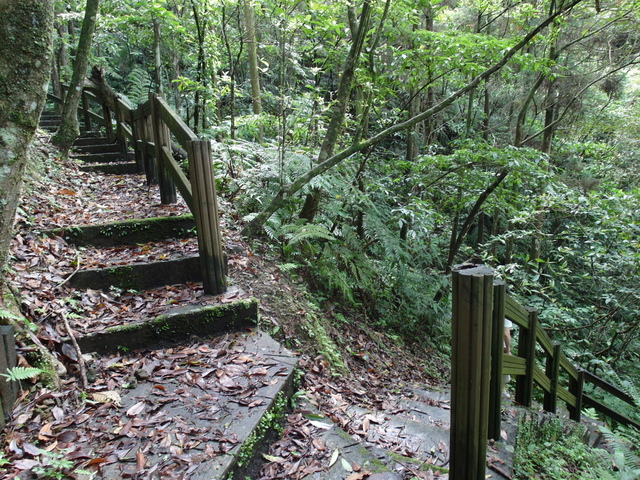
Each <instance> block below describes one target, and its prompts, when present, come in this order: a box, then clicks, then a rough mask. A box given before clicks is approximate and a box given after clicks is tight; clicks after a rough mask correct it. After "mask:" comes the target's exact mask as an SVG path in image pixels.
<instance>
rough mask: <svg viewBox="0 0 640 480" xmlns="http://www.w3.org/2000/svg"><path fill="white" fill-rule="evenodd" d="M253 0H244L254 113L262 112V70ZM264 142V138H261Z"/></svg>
mask: <svg viewBox="0 0 640 480" xmlns="http://www.w3.org/2000/svg"><path fill="white" fill-rule="evenodd" d="M254 17H255V14H254V11H253V4H252V3H251V0H244V23H245V35H246V39H245V42H246V44H247V55H248V57H249V77H250V78H251V104H252V106H253V113H254V114H255V115H260V114H261V113H262V100H261V98H260V72H259V70H258V48H257V45H256V22H255V18H254ZM260 142H262V138H261V139H260Z"/></svg>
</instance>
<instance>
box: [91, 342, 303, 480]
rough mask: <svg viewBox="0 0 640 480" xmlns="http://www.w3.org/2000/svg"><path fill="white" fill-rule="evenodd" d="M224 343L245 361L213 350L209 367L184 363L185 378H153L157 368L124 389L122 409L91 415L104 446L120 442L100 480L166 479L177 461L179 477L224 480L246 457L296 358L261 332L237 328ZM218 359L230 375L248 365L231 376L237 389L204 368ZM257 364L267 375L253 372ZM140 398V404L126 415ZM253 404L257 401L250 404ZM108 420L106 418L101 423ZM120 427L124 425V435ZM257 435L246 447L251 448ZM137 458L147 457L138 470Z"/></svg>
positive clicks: (289, 382) (287, 389)
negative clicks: (227, 359)
mask: <svg viewBox="0 0 640 480" xmlns="http://www.w3.org/2000/svg"><path fill="white" fill-rule="evenodd" d="M224 341H225V342H226V345H227V346H226V347H224V349H222V350H224V351H225V352H227V351H229V352H242V356H241V357H238V358H239V359H240V360H241V362H246V364H245V363H240V364H239V363H237V362H238V358H236V360H235V361H232V362H231V363H230V364H228V365H223V364H221V363H220V361H219V358H220V357H217V356H215V355H214V358H211V359H210V360H209V362H208V364H207V365H196V366H189V368H188V370H189V371H188V372H187V373H185V375H184V376H183V375H175V377H174V378H169V379H167V378H158V377H157V376H155V372H162V371H163V370H161V369H160V370H156V371H155V372H152V373H151V376H150V377H149V379H148V380H147V381H145V382H144V383H140V384H138V385H137V386H136V387H135V388H134V389H132V390H130V391H128V392H125V393H124V394H123V395H122V403H121V407H119V408H117V410H116V411H113V412H112V413H110V414H108V415H107V414H105V415H104V417H105V420H104V421H103V422H100V421H96V420H94V423H95V424H96V425H95V428H102V429H103V431H104V434H103V435H101V437H100V440H101V441H102V442H103V445H107V444H108V445H110V446H111V445H113V442H119V441H120V443H118V446H121V448H120V449H119V455H118V459H117V461H114V458H113V457H111V460H110V462H109V464H106V465H103V466H102V467H101V468H100V472H99V474H98V476H97V478H98V479H101V480H115V479H122V478H163V477H162V474H161V472H162V471H163V469H165V471H168V470H171V469H172V468H175V467H174V466H173V465H175V466H177V468H181V469H182V470H181V471H182V472H184V473H183V475H184V476H183V477H181V478H189V479H190V480H205V479H206V480H223V479H227V478H229V476H230V475H231V474H232V472H233V471H234V470H236V469H238V468H239V467H238V465H237V464H238V460H239V458H240V453H241V452H244V457H243V458H245V457H246V456H247V455H251V451H248V453H247V451H246V449H247V448H248V447H245V446H244V444H245V442H246V441H247V439H250V438H251V436H252V433H253V432H255V431H256V429H257V428H258V426H259V424H260V422H261V420H262V418H263V417H264V416H265V415H267V414H268V412H270V411H271V410H272V409H273V408H275V406H276V404H277V403H278V400H277V397H278V396H280V395H282V396H283V397H285V398H290V396H291V395H292V393H293V378H294V370H295V366H296V363H297V360H296V357H295V356H294V355H293V354H291V353H290V352H289V351H287V350H286V349H284V348H283V347H281V346H280V345H279V344H278V343H277V342H275V341H274V340H273V339H272V338H271V337H269V336H268V335H267V334H265V333H264V332H262V331H260V330H252V331H250V332H249V331H245V332H243V333H236V334H234V335H230V336H228V337H226V338H225V339H224ZM212 345H213V342H212ZM215 351H217V352H220V351H221V349H216V350H215ZM215 365H218V367H217V368H218V369H220V370H224V371H225V372H227V373H228V372H231V371H234V369H236V368H240V367H239V366H238V365H241V366H242V367H243V368H245V369H248V371H247V372H246V373H241V374H237V375H236V376H234V378H233V380H234V382H236V383H237V384H238V388H237V389H231V390H229V389H225V385H222V384H220V383H218V378H217V375H212V374H209V373H208V372H209V370H210V369H211V367H214V368H215ZM225 368H226V369H227V370H225ZM254 368H256V369H260V370H262V369H264V370H265V373H264V374H262V373H261V372H260V373H254V374H253V375H252V374H251V369H254ZM257 371H258V370H254V372H257ZM198 375H199V377H198ZM194 378H196V379H198V378H199V379H200V380H199V381H198V382H197V384H194V383H193V382H189V379H194ZM158 385H161V387H162V388H159V387H158ZM272 385H277V386H278V388H277V389H276V390H275V391H274V390H273V389H270V388H269V387H271V386H272ZM260 399H264V400H265V401H262V402H260V401H259V400H260ZM256 401H257V402H256ZM141 402H142V403H144V409H143V410H141V411H140V412H137V411H135V413H131V412H132V409H135V408H136V405H141ZM253 402H255V403H257V404H258V405H257V406H252V404H253ZM114 410H115V408H114ZM107 421H108V422H110V423H109V424H108V425H105V422H107ZM114 426H115V427H116V428H115V429H114V428H113V427H114ZM123 428H124V429H127V428H128V430H127V431H126V433H123V432H124V430H123ZM181 432H185V433H186V432H188V433H189V435H188V438H185V439H181V438H182V437H181V436H180V435H181ZM120 438H121V439H122V440H119V439H120ZM150 439H151V440H150ZM153 439H160V442H157V441H156V442H154V441H153ZM254 440H255V439H252V440H251V445H250V447H251V448H256V443H257V442H255V441H254ZM110 448H111V447H110ZM100 449H101V446H100V445H96V446H92V454H93V455H96V456H97V455H102V454H103V452H101V450H100ZM140 457H142V458H143V459H144V468H142V469H141V468H140V465H139V462H140ZM154 471H155V472H157V473H154ZM236 473H237V472H236ZM154 475H156V476H154ZM241 478H244V477H242V476H241Z"/></svg>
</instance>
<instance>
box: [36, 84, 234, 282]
mask: <svg viewBox="0 0 640 480" xmlns="http://www.w3.org/2000/svg"><path fill="white" fill-rule="evenodd" d="M63 92H64V88H63ZM109 92H111V91H110V89H109ZM99 93H101V92H100V91H99ZM102 93H104V92H102ZM48 98H49V99H50V100H51V101H53V102H55V103H58V104H62V102H63V99H62V98H59V97H56V96H54V95H51V94H49V95H48ZM90 103H93V104H95V105H97V106H98V108H100V109H101V110H102V115H100V114H98V113H95V112H94V111H92V110H90V108H89V104H90ZM107 103H109V105H107ZM112 110H115V111H112ZM79 111H80V112H81V113H82V114H83V115H84V119H85V124H88V125H87V127H88V128H91V125H90V124H91V123H92V122H95V123H96V124H99V125H101V126H102V127H103V128H105V130H106V132H107V135H108V136H109V138H111V139H112V140H114V141H116V142H117V143H118V144H119V145H120V146H121V148H122V151H123V154H124V155H125V156H126V155H128V152H129V149H132V150H133V152H134V155H135V159H136V164H137V166H138V169H139V170H140V171H142V172H144V173H145V175H146V177H147V183H148V184H149V185H151V184H153V183H158V184H159V187H160V197H161V201H162V203H165V204H167V203H174V202H175V201H176V187H177V190H178V191H179V192H180V194H181V195H182V197H183V198H184V200H185V202H186V204H187V206H188V207H189V210H191V212H192V213H193V214H194V218H195V220H196V230H197V234H198V249H199V252H200V266H201V269H202V275H203V285H204V290H205V292H206V293H209V294H220V293H223V292H224V291H225V290H226V280H225V276H226V257H225V255H224V250H223V247H222V239H221V235H220V221H219V215H218V204H217V197H216V192H215V180H214V176H213V163H212V160H211V146H210V144H209V142H208V141H206V140H201V139H199V138H198V137H197V136H196V135H195V133H193V131H191V129H190V128H189V127H188V125H187V124H186V123H185V122H184V121H183V120H182V119H181V118H180V116H179V115H178V114H177V113H176V112H175V111H174V110H173V109H172V108H171V107H170V106H169V104H168V103H167V102H166V101H165V100H164V99H163V98H162V97H159V96H158V95H156V94H151V95H150V96H149V100H148V101H147V102H145V103H144V104H142V105H138V106H137V107H136V108H133V107H132V106H131V105H130V104H129V102H128V101H127V100H126V99H125V98H123V97H120V96H116V97H115V98H113V93H110V96H109V97H108V100H105V102H101V101H100V98H99V97H98V95H95V94H93V93H92V92H90V91H89V90H87V89H85V90H84V91H83V95H82V106H81V107H79ZM114 125H115V133H114ZM172 141H176V142H177V143H178V144H179V145H181V146H182V147H183V151H186V152H187V159H186V162H187V165H188V171H189V175H190V177H191V178H190V179H189V178H187V175H186V174H185V173H184V172H183V170H182V168H181V166H180V165H179V163H178V162H177V161H176V159H175V158H174V156H173V153H172Z"/></svg>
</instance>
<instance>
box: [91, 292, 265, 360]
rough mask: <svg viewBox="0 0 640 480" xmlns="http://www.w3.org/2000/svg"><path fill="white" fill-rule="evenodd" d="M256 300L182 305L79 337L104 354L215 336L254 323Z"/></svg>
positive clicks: (92, 348)
mask: <svg viewBox="0 0 640 480" xmlns="http://www.w3.org/2000/svg"><path fill="white" fill-rule="evenodd" d="M257 321H258V301H257V300H256V299H255V298H251V299H248V300H238V301H236V302H233V303H227V304H222V305H211V306H206V307H183V308H177V309H174V310H172V311H170V312H169V313H166V314H164V315H160V316H158V317H156V318H154V319H153V320H150V321H148V322H142V323H135V324H129V325H120V326H117V327H111V328H108V329H106V330H105V331H104V332H101V333H96V334H92V335H88V336H85V337H83V338H80V339H78V343H79V344H80V347H81V348H82V350H83V351H90V352H98V353H107V352H115V351H118V350H123V349H124V350H135V349H140V348H154V347H156V346H160V345H162V344H165V343H174V342H176V341H177V340H182V339H185V338H189V337H190V336H194V335H195V336H199V337H206V336H214V335H219V334H221V333H224V332H228V331H232V330H238V329H240V328H242V327H249V326H255V325H256V323H257Z"/></svg>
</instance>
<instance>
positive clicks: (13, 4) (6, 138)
mask: <svg viewBox="0 0 640 480" xmlns="http://www.w3.org/2000/svg"><path fill="white" fill-rule="evenodd" d="M52 33H53V0H0V38H1V39H2V41H0V198H2V201H0V268H1V269H2V270H3V271H4V266H5V264H6V259H7V252H8V249H9V241H10V239H11V233H12V232H11V227H12V225H13V219H14V216H15V211H16V205H17V202H18V195H19V192H20V186H21V183H22V173H23V171H24V166H25V164H26V160H27V157H26V152H27V147H28V146H29V143H30V142H31V140H32V138H33V134H34V133H35V131H36V127H37V125H38V119H39V117H40V112H41V111H42V107H43V105H44V103H45V100H46V92H47V83H48V81H49V73H50V72H49V68H50V67H51V48H52V42H53V35H52ZM4 278H5V276H4V274H2V275H0V290H2V287H3V286H4V285H3V283H4ZM1 293H2V292H1V291H0V305H3V304H4V303H3V300H2V299H3V298H4V296H3V295H1Z"/></svg>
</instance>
